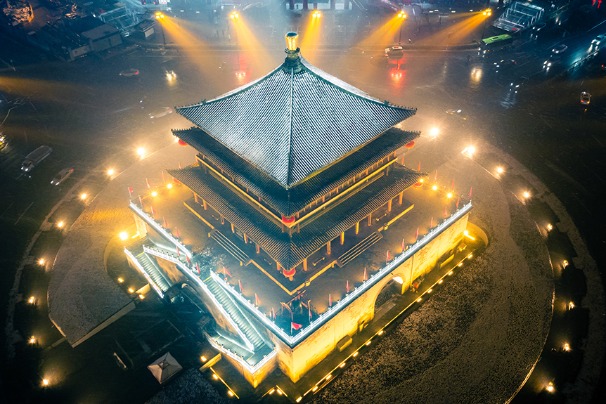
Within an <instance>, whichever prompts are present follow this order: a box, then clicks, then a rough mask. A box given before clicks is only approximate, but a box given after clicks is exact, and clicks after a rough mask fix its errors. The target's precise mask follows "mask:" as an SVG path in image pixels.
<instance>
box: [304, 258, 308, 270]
mask: <svg viewBox="0 0 606 404" xmlns="http://www.w3.org/2000/svg"><path fill="white" fill-rule="evenodd" d="M303 270H304V271H305V272H307V258H305V259H303Z"/></svg>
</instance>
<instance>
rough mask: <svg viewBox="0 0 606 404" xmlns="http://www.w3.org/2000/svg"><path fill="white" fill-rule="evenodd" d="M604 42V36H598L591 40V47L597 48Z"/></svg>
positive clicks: (605, 35) (605, 39)
mask: <svg viewBox="0 0 606 404" xmlns="http://www.w3.org/2000/svg"><path fill="white" fill-rule="evenodd" d="M604 41H606V34H600V35H598V36H596V37H595V38H593V40H592V41H591V46H595V47H599V46H600V45H601V44H602V43H603V42H604Z"/></svg>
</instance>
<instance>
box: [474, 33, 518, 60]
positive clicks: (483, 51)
mask: <svg viewBox="0 0 606 404" xmlns="http://www.w3.org/2000/svg"><path fill="white" fill-rule="evenodd" d="M512 44H513V37H512V36H511V35H509V34H503V35H497V36H491V37H489V38H484V39H482V40H481V41H480V49H479V52H478V55H479V56H482V57H485V56H487V55H488V54H490V53H494V52H498V51H501V50H506V49H509V48H511V45H512Z"/></svg>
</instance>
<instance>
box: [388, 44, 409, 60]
mask: <svg viewBox="0 0 606 404" xmlns="http://www.w3.org/2000/svg"><path fill="white" fill-rule="evenodd" d="M385 56H387V57H388V58H390V59H399V58H401V57H402V56H404V48H403V47H402V45H392V46H390V47H389V48H385Z"/></svg>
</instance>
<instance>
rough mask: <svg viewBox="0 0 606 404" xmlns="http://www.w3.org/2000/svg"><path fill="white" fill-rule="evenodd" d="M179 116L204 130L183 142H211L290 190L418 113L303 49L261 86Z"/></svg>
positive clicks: (259, 83) (183, 109)
mask: <svg viewBox="0 0 606 404" xmlns="http://www.w3.org/2000/svg"><path fill="white" fill-rule="evenodd" d="M176 110H177V112H178V113H179V114H181V115H183V116H184V117H185V118H187V119H188V120H190V121H191V122H193V123H194V124H195V125H196V126H197V127H198V128H199V129H200V131H191V130H190V131H175V135H176V136H178V137H182V138H184V140H185V141H186V142H188V143H190V144H192V145H195V144H196V143H200V144H204V142H205V140H206V139H205V137H208V136H209V137H211V138H213V139H214V140H216V141H217V142H219V143H220V144H222V145H224V146H225V147H226V148H227V149H229V150H230V151H231V152H233V153H235V155H237V156H238V157H240V158H242V159H243V160H245V161H246V162H247V163H249V164H250V165H252V166H253V167H255V168H256V169H258V170H259V171H261V172H262V173H264V174H265V175H267V176H268V177H269V178H271V179H272V180H273V181H275V182H277V184H279V185H280V186H281V187H282V188H285V189H289V188H292V187H294V186H296V185H298V184H300V183H302V182H303V181H305V180H307V179H309V178H310V177H312V176H314V175H317V174H318V173H319V172H321V171H322V170H323V169H326V168H327V167H329V166H331V165H332V164H334V163H336V162H338V161H340V160H342V159H343V158H345V157H346V156H348V155H350V154H352V153H354V152H355V151H356V150H359V149H360V148H361V147H363V146H364V145H366V144H368V143H369V142H371V141H372V140H374V139H376V138H377V137H379V136H381V134H383V133H384V132H386V131H387V130H389V129H390V128H391V127H393V126H394V125H396V124H398V123H400V122H401V121H403V120H405V119H407V118H409V117H411V116H412V115H414V114H415V113H416V109H414V108H404V107H401V106H396V105H392V104H390V103H389V102H387V101H380V100H378V99H375V98H372V97H370V96H369V95H368V94H366V93H364V92H363V91H361V90H359V89H357V88H355V87H353V86H351V85H349V84H347V83H345V82H343V81H341V80H339V79H337V78H335V77H333V76H331V75H329V74H327V73H325V72H323V71H321V70H319V69H317V68H315V67H313V66H311V65H310V64H309V63H308V62H307V61H305V59H303V58H301V57H300V56H299V54H298V50H297V52H296V55H295V57H292V56H291V55H289V57H287V59H286V61H285V62H284V64H282V65H281V66H279V67H278V68H277V69H275V70H274V71H272V72H270V73H269V74H267V75H266V76H264V77H262V78H260V79H259V80H257V81H254V82H252V83H250V84H248V85H246V86H243V87H240V88H238V89H236V90H234V91H231V92H229V93H227V94H224V95H222V96H220V97H218V98H215V99H212V100H208V101H206V100H205V101H202V102H200V103H198V104H194V105H190V106H184V107H178V108H176ZM205 135H206V136H205ZM197 136H200V140H199V142H196V141H195V140H196V139H195V138H196V137H197ZM240 174H245V173H244V172H241V173H240Z"/></svg>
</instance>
